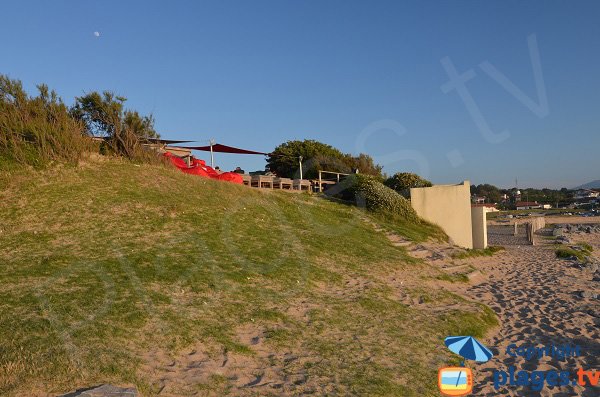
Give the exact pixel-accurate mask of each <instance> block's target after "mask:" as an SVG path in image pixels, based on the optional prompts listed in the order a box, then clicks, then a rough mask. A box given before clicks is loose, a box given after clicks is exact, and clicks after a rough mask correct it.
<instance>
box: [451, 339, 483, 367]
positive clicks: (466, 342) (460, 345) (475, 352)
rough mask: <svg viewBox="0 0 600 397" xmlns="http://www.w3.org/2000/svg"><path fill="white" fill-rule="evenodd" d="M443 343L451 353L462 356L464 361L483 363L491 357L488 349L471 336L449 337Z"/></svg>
mask: <svg viewBox="0 0 600 397" xmlns="http://www.w3.org/2000/svg"><path fill="white" fill-rule="evenodd" d="M444 343H445V344H446V346H447V347H448V349H450V351H451V352H452V353H456V354H458V355H459V356H462V357H463V358H464V359H465V360H473V361H477V362H480V363H484V362H486V361H488V360H489V359H490V358H492V356H493V354H492V352H491V351H490V349H488V348H487V347H485V346H484V345H482V344H481V343H480V342H479V341H478V340H477V339H475V338H473V337H472V336H449V337H447V338H446V339H445V340H444Z"/></svg>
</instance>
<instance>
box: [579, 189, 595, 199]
mask: <svg viewBox="0 0 600 397" xmlns="http://www.w3.org/2000/svg"><path fill="white" fill-rule="evenodd" d="M599 196H600V192H597V191H595V190H590V189H578V190H575V192H574V196H573V198H575V199H576V200H578V199H586V198H596V197H599Z"/></svg>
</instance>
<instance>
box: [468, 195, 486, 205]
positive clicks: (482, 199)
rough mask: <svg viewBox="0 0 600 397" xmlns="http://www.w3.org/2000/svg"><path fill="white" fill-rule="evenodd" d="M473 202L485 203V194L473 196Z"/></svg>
mask: <svg viewBox="0 0 600 397" xmlns="http://www.w3.org/2000/svg"><path fill="white" fill-rule="evenodd" d="M471 202H473V203H475V204H483V203H485V197H484V196H471Z"/></svg>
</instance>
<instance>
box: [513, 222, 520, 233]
mask: <svg viewBox="0 0 600 397" xmlns="http://www.w3.org/2000/svg"><path fill="white" fill-rule="evenodd" d="M518 234H519V229H518V228H517V221H515V232H514V234H513V235H514V236H515V237H516V236H517V235H518Z"/></svg>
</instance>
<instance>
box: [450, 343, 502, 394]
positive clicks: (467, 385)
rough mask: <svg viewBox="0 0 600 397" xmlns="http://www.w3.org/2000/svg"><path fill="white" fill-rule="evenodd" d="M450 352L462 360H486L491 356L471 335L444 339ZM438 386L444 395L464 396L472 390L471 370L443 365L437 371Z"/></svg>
mask: <svg viewBox="0 0 600 397" xmlns="http://www.w3.org/2000/svg"><path fill="white" fill-rule="evenodd" d="M444 343H445V345H446V346H447V347H448V349H450V351H451V352H453V353H455V354H458V355H459V356H461V357H462V358H463V359H464V360H472V361H476V362H486V361H488V360H489V359H490V358H492V356H493V354H492V352H491V351H490V350H489V349H488V348H487V347H485V346H484V345H483V344H481V343H480V342H479V341H478V340H477V339H475V338H473V337H472V336H449V337H447V338H446V339H445V340H444ZM438 387H439V389H440V392H441V393H442V394H443V395H446V396H466V395H467V394H469V393H471V391H473V372H472V371H471V369H470V368H467V367H465V361H463V362H462V363H461V366H460V367H444V368H440V370H439V371H438Z"/></svg>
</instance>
